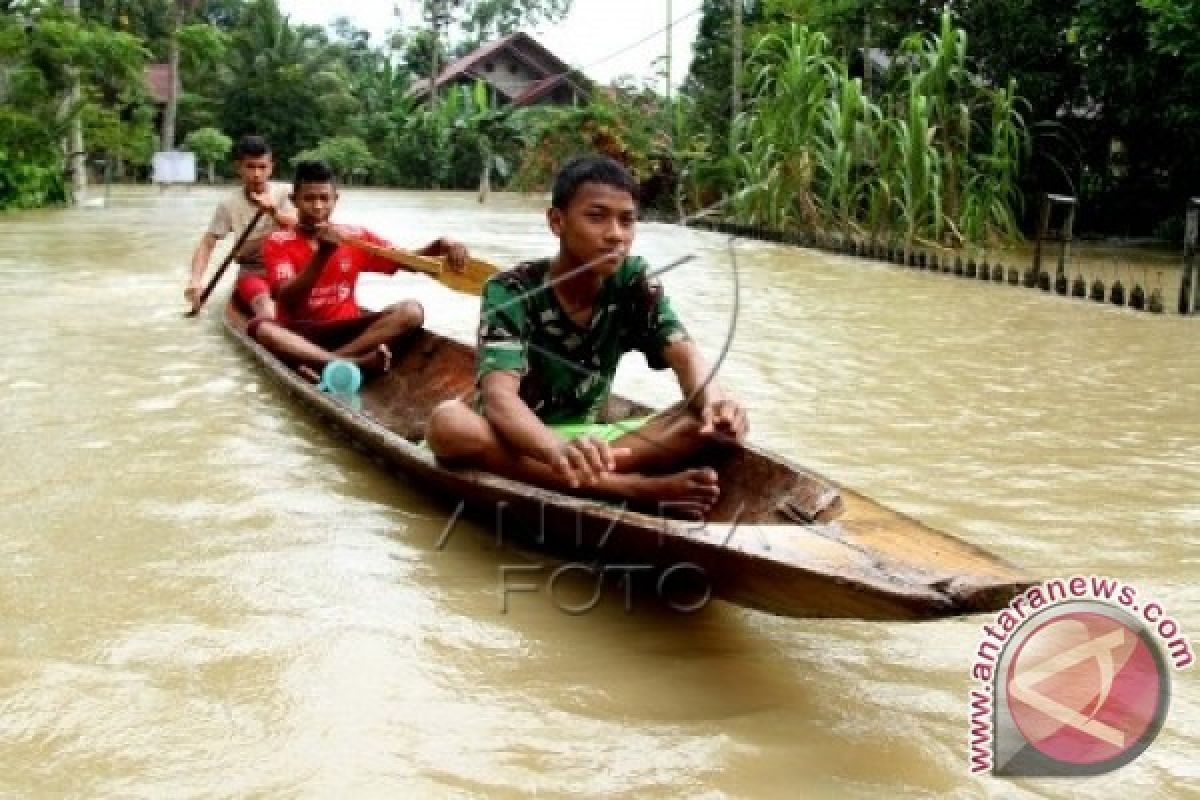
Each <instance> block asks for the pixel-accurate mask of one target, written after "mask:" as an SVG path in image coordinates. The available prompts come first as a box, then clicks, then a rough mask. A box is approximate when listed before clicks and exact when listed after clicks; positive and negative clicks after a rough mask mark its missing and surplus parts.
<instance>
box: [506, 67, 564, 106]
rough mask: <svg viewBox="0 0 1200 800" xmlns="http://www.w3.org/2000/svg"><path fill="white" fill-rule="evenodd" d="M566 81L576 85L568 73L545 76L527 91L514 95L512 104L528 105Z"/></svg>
mask: <svg viewBox="0 0 1200 800" xmlns="http://www.w3.org/2000/svg"><path fill="white" fill-rule="evenodd" d="M564 83H566V84H571V85H572V86H574V85H575V82H574V81H572V80H571V79H570V77H569V76H568V75H564V74H559V75H551V76H550V77H548V78H543V79H542V80H540V81H537V82H536V83H534V84H533V85H532V86H530V87H529V88H528V89H526V90H525V91H523V92H521V94H519V95H517V96H516V97H514V98H513V99H512V104H513V105H514V106H526V105H529V104H531V103H536V102H537V101H538V100H539V99H541V98H542V97H545V96H546V95H548V94H550V93H551V92H553V91H554V90H555V89H557V88H558V87H559V86H562V85H563V84H564Z"/></svg>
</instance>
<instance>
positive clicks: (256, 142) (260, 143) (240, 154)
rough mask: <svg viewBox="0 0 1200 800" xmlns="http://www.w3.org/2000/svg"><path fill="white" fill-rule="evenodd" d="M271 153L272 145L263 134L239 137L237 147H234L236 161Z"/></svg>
mask: <svg viewBox="0 0 1200 800" xmlns="http://www.w3.org/2000/svg"><path fill="white" fill-rule="evenodd" d="M269 155H271V145H269V144H267V140H266V139H264V138H263V137H261V136H254V135H250V136H243V137H242V138H241V139H238V143H237V147H235V148H233V160H234V161H241V160H242V159H243V158H258V157H259V156H269Z"/></svg>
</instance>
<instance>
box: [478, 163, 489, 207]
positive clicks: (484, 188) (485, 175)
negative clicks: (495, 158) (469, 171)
mask: <svg viewBox="0 0 1200 800" xmlns="http://www.w3.org/2000/svg"><path fill="white" fill-rule="evenodd" d="M491 191H492V159H491V157H490V156H489V157H488V158H486V159H484V161H483V172H481V173H480V174H479V202H481V203H485V202H487V199H488V195H489V194H490V193H491Z"/></svg>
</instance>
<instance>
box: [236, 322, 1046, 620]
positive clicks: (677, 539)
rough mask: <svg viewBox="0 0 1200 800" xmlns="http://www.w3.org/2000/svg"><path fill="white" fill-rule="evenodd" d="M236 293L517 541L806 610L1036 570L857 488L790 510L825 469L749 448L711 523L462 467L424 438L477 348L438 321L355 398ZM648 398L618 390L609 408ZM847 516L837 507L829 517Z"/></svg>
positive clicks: (901, 597) (240, 327)
mask: <svg viewBox="0 0 1200 800" xmlns="http://www.w3.org/2000/svg"><path fill="white" fill-rule="evenodd" d="M245 322H246V319H245V317H244V316H243V315H242V314H241V313H239V312H238V311H237V310H236V309H234V308H233V307H232V306H231V307H229V308H227V310H226V317H225V325H226V329H227V331H228V332H229V333H230V335H231V336H232V337H233V338H234V339H235V340H236V341H237V342H238V343H239V344H240V345H241V346H242V347H243V348H244V349H245V351H246V352H247V353H248V354H249V355H250V356H251V357H253V358H254V359H255V360H256V361H257V362H258V363H259V364H260V365H261V367H262V368H263V369H264V370H265V371H266V372H267V373H268V374H269V375H270V376H271V377H272V378H273V379H275V380H276V381H278V382H279V384H280V385H282V386H283V387H284V388H285V389H286V390H287V391H288V392H289V393H290V394H291V395H293V396H294V397H295V398H296V399H297V400H299V401H300V402H301V403H303V404H304V405H305V406H307V407H308V408H309V409H311V410H312V411H313V412H315V413H316V414H317V415H318V416H320V417H321V418H322V419H323V420H325V421H327V422H328V423H329V424H331V425H332V426H333V427H334V428H336V429H337V430H338V431H340V432H341V433H342V434H344V435H345V436H346V437H347V438H348V439H350V440H351V441H352V442H354V443H355V444H356V445H357V446H358V447H360V448H361V449H363V450H365V451H366V452H368V453H369V454H371V455H372V456H373V457H374V458H376V460H378V461H380V462H382V463H383V464H385V465H386V466H387V467H389V468H391V469H392V470H394V471H395V472H397V473H400V474H402V475H404V476H405V477H406V478H407V479H409V480H410V481H412V482H413V483H415V484H417V485H419V486H420V487H422V488H423V489H425V490H426V491H428V492H430V493H433V494H435V495H437V496H438V497H440V498H442V499H443V500H445V501H447V521H448V523H449V522H452V521H457V519H459V518H460V517H462V516H469V517H471V518H472V519H474V520H477V521H479V522H480V523H482V524H484V525H487V526H488V527H489V528H490V529H491V530H490V532H491V533H492V535H494V536H496V537H497V538H499V539H502V540H505V541H511V542H515V543H520V544H522V545H524V546H531V547H535V548H538V549H540V550H544V551H546V552H548V553H550V554H552V555H554V556H556V557H559V558H563V559H567V560H573V561H579V562H582V563H586V564H593V563H599V564H605V565H610V566H613V565H615V566H616V567H617V568H619V569H620V568H628V569H631V570H632V571H633V572H636V573H637V574H639V575H643V574H644V575H657V576H659V577H660V578H661V576H663V575H664V574H675V575H678V576H681V577H682V576H685V575H686V576H687V582H689V583H690V584H691V585H692V586H694V587H695V586H698V587H699V589H697V591H705V592H711V594H712V595H714V596H716V597H720V598H722V599H724V600H727V601H729V602H732V603H736V604H739V605H743V606H746V607H749V608H755V609H758V610H761V611H766V612H770V613H774V614H782V615H786V616H794V617H851V618H859V619H875V620H920V619H933V618H938V617H945V616H950V615H955V614H964V613H972V612H981V611H990V610H995V609H998V608H1000V607H1002V606H1004V605H1005V604H1007V603H1008V601H1009V600H1010V599H1011V598H1012V597H1013V596H1014V595H1015V594H1016V593H1018V592H1020V591H1021V590H1023V589H1024V588H1025V587H1027V586H1029V585H1031V583H1032V581H1031V580H1030V579H1029V577H1028V576H1027V575H1026V574H1025V573H1024V572H1023V571H1021V570H1019V569H1017V568H1016V567H1014V566H1012V565H1011V564H1008V563H1007V562H1005V561H1003V560H1001V559H999V558H997V557H995V556H993V555H991V554H989V553H987V552H985V551H983V550H982V549H979V548H976V547H974V546H972V545H970V544H967V543H965V542H963V541H961V540H959V539H956V538H954V537H952V536H949V535H947V534H944V533H941V532H939V531H935V530H933V529H930V528H928V527H926V526H924V525H922V524H921V523H919V522H917V521H915V520H912V519H910V518H908V517H905V516H904V515H901V514H899V513H898V512H895V511H892V510H890V509H887V508H885V507H883V506H880V505H879V504H877V503H874V502H873V501H871V500H869V499H867V498H865V497H863V496H861V495H859V494H857V493H855V492H852V491H848V490H846V489H840V490H839V491H840V494H841V500H840V503H839V504H838V505H837V507H836V508H831V509H828V513H824V512H823V513H822V514H820V515H819V516H818V518H817V519H816V520H815V521H812V522H806V521H804V520H803V519H798V518H797V517H796V515H795V514H790V513H788V508H789V503H790V504H791V505H795V504H794V503H791V500H792V499H794V498H796V497H801V496H803V497H811V496H813V495H814V494H820V493H821V492H822V491H828V490H829V489H831V487H832V484H829V483H828V482H827V481H826V480H825V479H824V478H822V477H821V476H818V475H816V474H815V473H812V472H810V471H807V470H804V469H803V468H801V467H799V466H797V465H794V464H791V463H790V462H788V461H787V460H786V459H783V458H781V457H779V456H777V455H773V454H770V453H766V452H764V451H762V450H759V449H757V448H753V447H745V448H738V449H734V450H730V451H727V452H723V453H720V454H715V455H714V454H710V461H709V463H712V460H711V459H712V458H716V460H717V463H713V466H715V467H716V468H717V469H718V474H719V475H720V476H721V483H722V495H723V496H722V502H721V505H720V506H718V508H716V509H714V510H713V513H712V514H711V515H710V517H709V520H708V521H706V522H688V521H682V520H676V519H670V518H666V517H663V516H659V515H656V514H652V513H644V511H638V510H632V509H629V508H625V507H621V506H618V505H611V504H606V503H602V502H598V501H592V500H588V499H585V498H579V497H574V496H569V495H564V494H561V493H558V492H554V491H548V490H543V489H539V488H537V487H532V486H529V485H526V484H522V483H517V482H514V481H510V480H507V479H504V478H501V477H499V476H496V475H491V474H488V473H482V472H478V471H475V470H451V469H446V468H445V467H443V466H441V465H440V464H438V463H437V461H436V459H434V458H433V456H432V454H431V453H430V452H429V450H428V449H426V448H425V447H422V446H420V445H419V444H417V443H416V442H418V441H419V440H420V439H421V438H422V437H423V432H424V423H425V419H427V417H428V413H429V411H430V410H431V409H432V408H433V407H434V406H435V405H436V404H437V403H438V402H441V400H444V399H446V398H448V397H455V396H460V395H462V394H464V393H465V392H467V391H469V390H470V388H471V386H472V382H473V371H474V355H473V352H472V351H471V348H469V347H467V346H466V345H463V344H461V343H458V342H454V341H451V340H448V339H445V338H443V337H440V336H437V335H436V334H433V333H430V332H428V331H421V332H419V333H417V334H416V335H414V336H413V337H412V338H411V339H410V340H409V342H408V343H407V345H406V346H405V347H404V348H403V350H400V351H398V352H397V353H396V363H395V366H394V367H393V369H392V372H391V373H389V374H388V375H387V376H384V377H383V378H380V379H377V380H376V381H372V382H370V383H369V384H368V387H367V388H365V389H364V408H363V409H362V410H361V411H356V410H354V409H351V408H350V407H348V406H346V405H344V404H342V403H340V402H338V401H337V400H335V399H333V398H332V397H330V396H329V395H326V394H324V393H321V392H318V391H316V390H315V388H314V387H313V386H312V385H311V384H310V383H308V382H307V381H305V380H304V379H303V378H302V377H300V376H299V375H298V374H297V373H296V372H295V371H293V370H292V369H290V368H288V367H287V366H286V365H284V364H283V363H281V362H280V361H279V360H278V359H276V358H275V357H274V356H272V355H271V354H270V353H269V352H267V351H266V350H265V349H264V348H262V347H261V346H260V345H258V344H257V343H256V342H254V341H253V340H252V339H250V338H249V336H247V334H246V332H245ZM646 411H647V409H646V408H645V407H642V406H639V405H637V404H635V403H631V402H629V401H626V400H622V399H620V398H614V401H613V402H612V403H611V404H610V407H609V409H608V412H609V415H610V416H611V417H618V418H619V417H621V416H626V415H629V414H635V413H645V412H646ZM835 515H836V518H832V517H834V516H835Z"/></svg>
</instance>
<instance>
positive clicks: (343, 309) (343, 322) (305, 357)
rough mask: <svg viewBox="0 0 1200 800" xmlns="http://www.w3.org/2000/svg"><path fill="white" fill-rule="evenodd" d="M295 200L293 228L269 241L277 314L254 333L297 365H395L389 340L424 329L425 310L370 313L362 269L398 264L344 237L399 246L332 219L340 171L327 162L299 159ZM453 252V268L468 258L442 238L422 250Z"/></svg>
mask: <svg viewBox="0 0 1200 800" xmlns="http://www.w3.org/2000/svg"><path fill="white" fill-rule="evenodd" d="M292 202H293V203H294V204H295V206H296V211H297V214H298V215H299V223H298V224H297V225H296V227H295V229H293V230H286V231H276V232H275V233H273V234H271V235H270V236H268V237H267V240H266V241H265V242H264V243H263V249H262V251H263V263H264V265H265V266H266V271H267V283H268V284H269V285H270V287H271V292H272V294H273V295H274V297H275V302H276V307H277V311H276V319H270V318H268V317H256V318H255V319H253V320H251V321H250V325H249V327H248V331H249V333H250V335H251V336H252V337H254V338H255V339H256V340H257V341H258V342H259V343H260V344H262V345H263V346H264V347H266V348H267V349H268V350H270V351H271V352H273V353H275V354H276V355H277V356H279V357H280V358H282V359H284V360H285V361H288V362H290V363H293V364H296V365H301V366H308V367H313V368H316V369H320V368H321V367H324V366H325V365H326V364H328V363H329V362H330V361H333V360H334V359H346V360H348V361H353V362H355V363H357V364H358V365H359V366H362V367H365V368H367V369H372V370H378V371H386V370H387V369H388V368H389V367H390V366H391V355H392V354H391V351H390V350H389V349H388V344H389V343H391V342H393V341H395V340H397V339H399V338H400V337H402V336H404V335H405V334H407V333H408V332H409V331H411V330H413V329H414V328H417V327H420V325H421V323H422V322H423V321H424V318H425V312H424V310H423V309H422V308H421V305H420V303H417V302H416V301H413V300H408V301H405V302H402V303H397V304H395V305H391V306H388V307H387V308H385V309H384V310H382V311H377V312H364V311H363V310H362V309H361V308H359V306H358V303H357V302H355V299H354V289H355V285H356V284H357V283H358V275H359V273H361V272H383V273H387V274H389V275H390V274H392V273H393V272H395V271H396V270H397V268H398V267H397V265H396V264H395V263H393V262H391V261H389V260H387V259H384V258H381V257H379V256H375V255H370V254H368V253H366V252H364V251H363V250H360V249H358V248H355V247H352V246H351V245H349V244H343V240H344V239H349V240H358V241H362V242H365V243H367V244H371V245H376V246H381V247H391V245H390V244H389V243H388V242H387V241H385V240H384V239H382V238H380V237H378V236H376V235H375V234H373V233H371V232H370V231H366V230H363V229H362V228H349V227H339V228H335V227H334V226H333V225H331V224H330V222H329V218H330V217H331V216H332V215H333V208H334V206H335V205H336V204H337V189H336V188H335V186H334V182H333V172H332V171H331V170H330V169H329V167H328V166H327V165H326V164H324V163H323V162H320V161H302V162H300V163H299V164H297V165H296V179H295V185H294V186H293V189H292ZM416 252H418V253H420V254H421V255H427V256H446V260H447V263H448V264H449V266H450V267H451V268H459V267H461V266H462V265H463V264H465V263H466V260H467V251H466V248H465V247H463V246H462V245H461V244H459V243H458V242H455V241H453V240H450V239H446V238H441V239H437V240H436V241H434V242H432V243H430V244H428V245H426V246H425V247H424V248H422V249H420V250H418V251H416Z"/></svg>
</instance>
